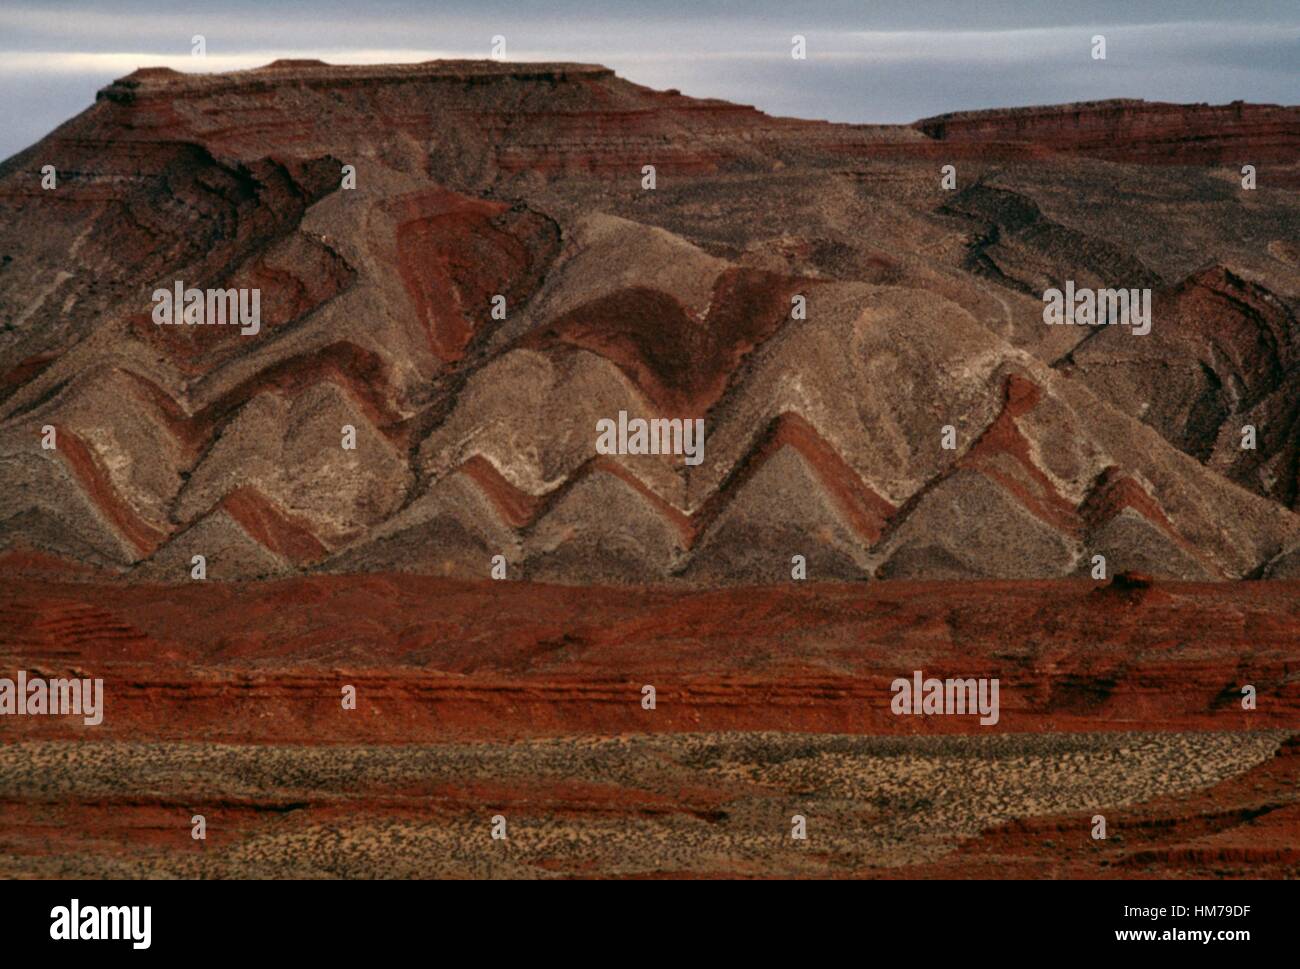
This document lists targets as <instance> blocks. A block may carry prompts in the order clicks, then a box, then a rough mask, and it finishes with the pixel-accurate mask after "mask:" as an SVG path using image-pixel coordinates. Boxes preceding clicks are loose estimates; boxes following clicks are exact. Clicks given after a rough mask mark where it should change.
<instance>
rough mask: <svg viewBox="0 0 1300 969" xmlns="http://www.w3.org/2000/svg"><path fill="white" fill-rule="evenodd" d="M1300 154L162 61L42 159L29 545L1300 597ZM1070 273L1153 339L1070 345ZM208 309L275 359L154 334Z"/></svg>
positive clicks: (13, 420)
mask: <svg viewBox="0 0 1300 969" xmlns="http://www.w3.org/2000/svg"><path fill="white" fill-rule="evenodd" d="M1298 132H1300V116H1298V113H1297V109H1295V108H1281V107H1273V106H1258V105H1239V104H1238V105H1230V106H1226V107H1222V108H1212V107H1208V106H1175V105H1160V104H1147V103H1144V102H1128V101H1125V102H1104V103H1101V104H1090V105H1070V106H1061V107H1057V108H1035V109H1020V110H1015V111H1005V112H985V113H977V114H974V115H960V116H947V117H945V118H941V119H931V120H929V121H924V122H918V123H917V124H916V125H914V126H870V125H832V124H826V123H815V122H803V121H798V120H794V119H781V118H771V117H768V116H766V115H764V114H762V113H761V112H758V111H756V110H754V109H752V108H748V107H745V106H741V105H732V104H727V103H723V102H717V101H702V100H697V99H693V98H690V97H687V96H684V95H681V94H679V93H677V92H656V91H651V90H648V89H646V88H643V87H639V86H637V85H635V84H631V83H629V82H627V81H624V80H622V79H620V78H618V77H616V76H615V75H613V74H612V72H610V71H608V70H607V69H604V68H600V67H593V66H586V65H573V64H515V65H509V64H501V63H491V62H432V63H428V64H420V65H403V66H388V67H355V68H343V67H331V66H327V65H324V64H321V63H319V62H297V61H295V62H277V63H276V64H272V65H270V66H268V67H266V68H263V69H260V70H255V71H245V72H239V73H235V74H228V75H211V76H195V75H180V74H177V73H175V72H172V71H168V70H164V69H146V70H141V71H137V72H136V73H135V74H133V75H131V76H129V77H127V78H123V79H121V80H119V81H117V82H115V83H113V84H112V85H110V86H109V87H108V88H106V89H105V90H104V91H102V92H101V93H100V97H99V100H98V101H97V103H96V104H95V105H94V106H93V107H91V108H90V109H88V110H87V111H86V112H84V113H83V114H82V115H80V116H78V117H77V118H74V119H73V120H71V121H69V122H68V123H67V124H65V125H63V126H62V127H60V128H59V129H58V130H56V131H55V132H53V133H52V134H51V135H50V136H49V137H48V138H46V139H44V140H43V141H42V142H40V143H38V144H37V145H35V146H33V147H32V148H30V149H28V150H27V151H25V152H22V153H20V154H19V155H17V156H15V157H14V158H12V159H10V160H8V161H7V162H5V163H4V164H3V166H0V213H3V217H0V267H2V268H0V317H2V318H3V321H4V328H3V331H2V332H0V485H2V486H3V487H0V522H3V527H2V528H0V546H3V548H4V549H8V550H10V551H11V552H14V553H15V555H14V556H12V557H11V558H10V559H9V560H8V561H9V562H10V563H15V562H21V561H25V558H24V556H27V555H29V554H30V553H33V552H36V553H42V554H51V555H54V556H56V557H60V558H62V559H65V560H68V561H73V562H79V563H84V564H88V565H91V566H94V567H96V568H99V569H105V570H110V571H113V572H118V573H122V574H126V575H130V576H135V577H141V578H151V579H162V580H171V581H186V580H188V577H189V574H190V569H191V562H192V560H193V556H195V555H203V556H205V558H206V560H207V568H208V576H209V577H210V578H212V579H234V578H249V577H259V576H269V575H282V574H288V573H294V572H300V571H325V572H344V573H351V572H358V571H383V572H391V571H408V572H418V573H433V574H439V575H450V576H456V577H462V578H481V577H485V576H486V575H487V574H488V573H489V569H490V567H491V561H492V559H493V557H494V556H503V557H504V559H505V560H506V562H507V567H508V574H509V577H510V578H527V579H543V580H552V581H561V582H573V583H587V582H620V583H646V582H651V583H654V582H667V581H680V582H686V583H691V584H706V585H707V584H719V583H721V584H730V583H744V582H775V581H782V580H784V579H787V578H789V576H790V574H791V568H792V559H793V557H794V556H796V555H798V556H803V557H804V559H805V560H806V562H807V569H808V576H809V578H810V579H863V578H882V579H883V578H980V577H984V578H1049V577H1064V576H1075V575H1087V574H1089V572H1090V570H1091V568H1092V563H1093V560H1094V557H1095V556H1097V555H1102V556H1104V557H1105V558H1106V560H1107V568H1108V575H1113V574H1116V573H1117V572H1118V571H1120V570H1122V569H1126V568H1139V569H1143V570H1146V571H1149V572H1154V573H1156V574H1158V575H1162V576H1169V577H1179V578H1189V579H1225V578H1243V577H1263V576H1269V577H1285V576H1288V575H1296V574H1300V573H1297V572H1296V569H1297V568H1300V566H1298V565H1297V564H1296V563H1297V562H1298V561H1300V551H1298V550H1300V517H1297V515H1296V514H1295V512H1294V509H1295V507H1296V505H1297V500H1298V498H1297V469H1298V465H1297V461H1298V460H1300V459H1298V457H1297V455H1300V438H1298V437H1297V430H1296V428H1297V421H1296V419H1295V418H1296V415H1295V414H1294V413H1293V411H1294V409H1295V407H1294V401H1295V399H1296V396H1297V395H1296V387H1297V383H1296V381H1297V379H1300V378H1298V377H1297V374H1300V370H1298V369H1297V361H1298V360H1300V355H1297V353H1296V351H1295V346H1296V339H1297V336H1296V306H1297V300H1300V263H1298V262H1297V258H1296V254H1297V251H1298V250H1297V244H1298V240H1300V203H1297V202H1296V200H1295V196H1294V192H1292V191H1290V190H1288V189H1286V188H1285V186H1286V185H1287V184H1289V183H1288V179H1292V178H1294V175H1295V172H1296V165H1297V162H1296V154H1295V150H1294V149H1295V145H1296V142H1297V137H1298ZM1239 163H1240V164H1246V163H1250V164H1254V165H1256V166H1257V168H1258V178H1259V187H1258V189H1256V190H1254V191H1246V190H1243V189H1242V188H1241V187H1240V176H1239V172H1238V170H1239V168H1240V164H1239ZM47 164H48V165H53V166H54V167H55V168H56V170H57V172H58V179H59V180H58V185H57V188H54V189H52V190H47V189H43V188H42V187H41V168H42V166H44V165H47ZM944 164H952V165H954V166H956V186H955V188H953V189H952V190H951V191H949V190H945V189H944V188H943V187H942V185H941V181H940V179H941V173H940V166H941V165H944ZM646 165H653V166H655V169H656V171H655V176H656V186H655V188H654V189H653V190H650V189H645V188H643V187H642V178H643V172H642V170H643V166H646ZM344 166H352V168H353V169H355V177H356V183H355V184H356V187H355V188H345V187H343V185H344V175H343V169H344ZM1067 279H1070V280H1074V281H1075V282H1076V283H1077V284H1078V285H1080V286H1084V285H1092V286H1097V287H1106V286H1127V287H1149V288H1151V289H1153V290H1154V291H1155V300H1154V303H1155V317H1156V318H1155V322H1154V324H1153V332H1152V334H1151V335H1150V336H1148V337H1141V338H1135V337H1133V336H1132V335H1131V334H1129V333H1128V332H1126V328H1119V327H1110V328H1103V329H1102V330H1101V331H1099V332H1098V331H1087V330H1084V329H1082V328H1078V327H1049V326H1045V325H1044V324H1043V322H1042V316H1041V312H1042V303H1041V299H1040V296H1041V293H1042V291H1043V290H1044V289H1045V288H1047V287H1049V286H1053V285H1055V286H1059V285H1062V284H1063V281H1064V280H1067ZM176 280H183V281H185V283H186V285H189V286H197V287H201V288H216V287H221V288H225V287H235V288H247V289H252V288H256V289H258V290H260V293H261V309H262V321H261V326H260V330H259V332H258V333H257V334H256V335H249V336H245V335H241V334H240V332H239V330H238V329H237V328H235V327H202V326H198V327H195V326H183V325H182V326H157V325H155V324H154V323H153V321H152V320H151V318H150V312H151V309H152V305H151V302H150V295H151V294H152V293H153V291H154V290H155V289H156V288H159V287H164V288H170V287H171V286H172V285H173V284H174V283H175V281H176ZM497 297H502V298H503V299H504V315H503V318H502V314H500V313H497V314H494V313H493V308H494V301H495V300H496V298H497ZM797 297H802V298H803V300H804V306H805V308H806V312H796V311H795V310H794V305H795V302H796V298H797ZM620 411H626V412H627V413H628V414H629V415H631V416H634V417H635V416H642V417H647V418H650V417H663V418H686V419H695V418H699V419H703V420H704V422H705V427H706V446H705V448H704V454H703V460H702V462H701V463H699V464H698V465H688V464H686V463H684V462H683V460H682V458H681V457H679V456H673V455H649V454H647V455H604V454H598V453H597V450H596V423H597V421H599V420H601V419H605V418H610V419H614V418H617V415H618V413H619V412H620ZM1249 422H1253V423H1254V424H1255V425H1256V426H1257V427H1258V432H1259V444H1258V448H1257V449H1256V450H1254V451H1242V450H1241V449H1240V448H1239V447H1238V446H1237V441H1238V437H1239V432H1240V428H1241V425H1243V424H1245V423H1249ZM47 427H49V428H53V429H54V431H55V434H56V436H57V447H55V448H53V449H45V448H43V447H42V444H41V442H42V438H43V436H44V435H45V429H46V428H47ZM345 428H351V429H352V430H353V432H354V435H355V442H356V447H355V449H351V450H350V449H345V448H344V447H343V446H342V443H341V442H342V440H343V437H344V434H345ZM945 443H947V444H949V445H951V447H946V446H945Z"/></svg>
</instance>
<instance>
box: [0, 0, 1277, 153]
mask: <svg viewBox="0 0 1300 969" xmlns="http://www.w3.org/2000/svg"><path fill="white" fill-rule="evenodd" d="M0 3H3V6H0V85H3V90H4V92H5V95H4V97H3V99H0V158H7V157H8V156H9V155H11V154H13V153H14V152H16V151H18V150H20V149H22V148H24V147H26V146H27V145H29V144H31V143H32V142H34V141H36V140H38V139H39V138H41V137H42V136H43V135H45V134H47V133H48V132H49V131H50V130H51V129H52V128H54V127H55V126H56V125H57V124H59V123H60V122H62V121H65V120H66V119H68V118H69V117H71V116H73V115H75V114H77V113H78V112H79V111H81V110H82V109H84V108H86V107H87V106H89V105H90V104H91V103H92V102H93V101H94V97H95V92H96V91H97V90H98V89H99V88H100V87H102V86H103V85H105V84H106V83H108V82H109V81H111V80H113V79H114V78H116V77H121V76H122V75H124V74H129V73H130V72H131V71H133V70H135V69H136V68H137V67H144V66H153V65H166V66H169V67H173V68H176V69H177V70H183V71H185V70H190V71H192V70H200V71H221V70H235V69H241V68H246V67H256V66H258V65H261V64H264V63H266V62H268V61H270V60H274V59H275V58H277V57H319V58H321V59H323V60H326V61H332V62H337V63H378V62H393V61H420V60H428V59H430V58H434V57H485V56H487V54H488V52H489V46H490V44H491V38H492V37H493V36H494V35H496V34H501V35H503V36H504V37H505V38H506V55H507V58H508V59H510V60H534V61H535V60H569V61H582V62H586V63H600V64H605V65H607V66H609V67H612V68H614V69H615V70H616V71H618V72H619V73H620V74H621V75H623V76H624V77H627V78H629V79H631V80H633V81H637V82H638V83H641V84H648V85H650V86H652V87H657V88H668V87H676V88H680V89H681V90H682V91H683V92H684V93H686V94H692V95H696V96H702V97H721V98H726V99H728V100H732V101H738V102H742V103H745V104H753V105H757V106H758V107H759V108H761V109H763V110H764V111H768V112H770V113H774V114H786V115H796V116H799V117H805V118H826V119H829V120H833V121H865V122H872V121H881V122H904V121H913V120H916V119H917V118H922V117H926V116H928V115H933V114H940V113H942V112H945V111H957V110H964V109H969V108H984V107H1001V106H1011V105H1024V104H1046V103H1052V102H1061V101H1083V100H1091V99H1094V98H1111V97H1141V98H1147V99H1149V100H1165V101H1209V102H1213V103H1222V102H1225V101H1232V100H1236V99H1242V100H1247V101H1263V102H1275V103H1287V104H1296V103H1300V80H1298V78H1300V67H1298V65H1300V2H1297V0H1231V2H1230V0H1180V2H1149V3H1141V2H1139V0H1115V2H1112V0H1102V2H1091V3H1089V2H1081V0H1039V2H1035V3H1026V2H1011V0H892V2H889V3H884V2H872V0H820V2H818V0H749V2H734V3H729V2H722V0H638V2H633V0H605V2H603V3H588V2H583V3H579V2H577V0H545V2H542V3H528V2H524V0H509V2H505V0H449V2H440V0H424V2H419V0H314V2H310V3H307V2H302V0H298V2H291V0H225V2H211V0H208V2H193V0H175V2H159V0H116V2H114V3H106V4H94V3H84V2H75V0H68V2H61V0H49V2H44V3H42V2H38V0H0ZM195 34H202V35H203V36H204V38H205V40H206V45H207V56H206V58H203V59H199V58H194V57H192V56H191V54H190V49H191V38H192V37H193V35H195ZM794 34H802V35H803V36H805V37H806V38H807V49H808V56H807V59H806V60H803V61H796V60H794V59H792V58H791V56H790V38H791V36H792V35H794ZM1094 34H1102V35H1104V36H1105V38H1106V55H1107V56H1106V60H1105V61H1095V60H1093V59H1092V57H1091V54H1090V50H1091V38H1092V36H1093V35H1094Z"/></svg>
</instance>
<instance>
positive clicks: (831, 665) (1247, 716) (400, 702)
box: [0, 575, 1300, 743]
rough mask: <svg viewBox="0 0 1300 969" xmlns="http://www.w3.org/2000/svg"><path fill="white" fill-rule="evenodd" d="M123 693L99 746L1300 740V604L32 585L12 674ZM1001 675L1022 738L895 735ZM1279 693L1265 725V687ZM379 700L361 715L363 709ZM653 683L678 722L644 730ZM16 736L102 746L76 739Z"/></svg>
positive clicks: (936, 722) (9, 601)
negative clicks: (1255, 734) (597, 738)
mask: <svg viewBox="0 0 1300 969" xmlns="http://www.w3.org/2000/svg"><path fill="white" fill-rule="evenodd" d="M16 669H29V670H30V669H40V670H43V671H45V672H46V673H47V674H48V675H51V676H53V675H59V674H60V672H61V671H68V670H74V669H75V670H82V671H84V672H83V674H82V675H94V676H102V677H104V679H105V689H106V693H107V697H108V699H107V711H108V712H107V715H106V719H105V723H104V725H103V726H102V727H97V728H93V729H94V731H95V734H94V736H96V737H98V738H104V739H107V738H118V739H125V738H130V739H135V740H139V739H147V738H159V739H173V740H178V739H205V740H230V741H253V742H263V741H266V742H271V741H284V742H289V741H296V742H311V743H328V742H342V741H352V742H362V743H384V742H394V743H397V742H415V741H436V740H447V739H470V738H479V739H492V738H507V737H523V736H538V735H552V734H597V735H609V734H617V733H621V732H644V731H699V730H773V729H774V730H783V731H809V732H836V733H840V732H842V733H930V732H942V733H952V732H980V731H984V730H989V731H997V732H1024V731H1030V732H1037V731H1094V730H1145V729H1176V730H1192V729H1216V730H1218V729H1225V730H1250V729H1262V728H1279V727H1280V728H1286V727H1295V726H1297V725H1300V677H1297V675H1296V674H1297V672H1298V671H1300V584H1297V583H1294V582H1290V583H1288V582H1270V583H1238V584H1232V585H1228V584H1211V583H1204V584H1200V583H1169V584H1165V583H1157V584H1155V585H1153V586H1150V587H1145V586H1141V585H1138V586H1137V587H1133V586H1132V585H1131V584H1129V585H1120V584H1119V583H1116V584H1113V585H1111V586H1099V585H1098V584H1096V583H1092V582H1089V581H1061V582H982V583H913V582H894V583H880V584H843V585H831V584H826V585H803V584H801V583H800V584H794V583H792V584H791V585H789V586H779V587H761V588H741V589H730V590H726V591H716V592H690V593H681V592H669V591H665V590H656V589H602V588H594V589H593V588H575V587H565V586H545V585H532V584H524V583H518V584H516V583H510V582H481V583H464V582H453V581H448V580H442V579H433V578H426V577H419V576H399V575H363V576H311V577H302V578H293V579H286V580H283V581H274V582H260V583H230V584H221V583H216V582H193V583H188V584H184V585H170V586H159V585H144V584H131V583H118V582H103V581H75V580H69V579H66V578H60V577H58V576H57V575H48V576H47V577H44V578H40V579H38V578H35V577H31V576H22V575H16V576H14V577H13V578H12V579H11V580H10V581H7V582H6V583H5V584H4V587H3V589H2V590H0V670H16ZM915 669H921V670H924V671H925V674H926V675H927V676H931V675H932V676H939V677H946V676H958V675H960V676H996V677H999V678H1000V679H1001V707H1002V715H1001V720H1000V722H999V723H998V724H997V725H996V726H990V727H981V726H979V725H978V724H977V722H976V719H975V718H970V717H960V716H956V717H939V718H924V717H895V716H893V715H892V714H891V713H890V710H889V699H890V695H891V694H890V692H889V686H890V683H891V682H892V681H893V680H894V679H895V678H896V677H899V676H904V677H906V676H910V674H911V671H912V670H915ZM1247 683H1249V684H1252V685H1254V686H1255V687H1256V689H1257V690H1258V692H1259V704H1258V709H1257V710H1255V711H1244V710H1242V709H1241V706H1240V702H1239V701H1240V696H1241V694H1240V688H1241V686H1242V685H1244V684H1247ZM345 684H352V685H355V686H356V687H357V688H358V696H359V698H360V702H359V704H358V711H357V713H356V715H353V714H351V713H350V712H345V711H343V710H342V709H341V705H340V702H339V697H340V689H341V687H342V686H343V685H345ZM644 684H653V685H654V686H655V687H656V689H657V691H658V708H657V709H656V710H654V711H647V710H644V709H642V708H641V706H640V697H641V694H640V690H641V687H642V685H644ZM6 719H7V720H8V722H7V723H6V724H5V730H6V733H8V734H9V735H11V736H14V735H19V734H21V735H24V736H32V737H57V736H82V735H84V734H85V733H86V731H87V730H89V729H92V728H86V727H83V726H82V725H81V724H80V722H79V721H77V722H73V720H72V719H70V718H68V719H65V718H49V717H33V718H21V719H20V718H13V719H9V718H6Z"/></svg>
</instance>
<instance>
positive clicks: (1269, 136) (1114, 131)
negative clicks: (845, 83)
mask: <svg viewBox="0 0 1300 969" xmlns="http://www.w3.org/2000/svg"><path fill="white" fill-rule="evenodd" d="M915 127H916V128H917V129H918V130H919V131H922V132H924V133H925V134H926V135H927V136H928V137H930V138H935V139H938V140H940V141H944V142H946V143H951V144H964V143H968V142H979V143H982V144H989V143H998V142H1003V143H1006V142H1028V143H1031V144H1034V145H1040V146H1042V147H1045V148H1047V149H1049V150H1051V151H1054V152H1060V153H1063V154H1077V155H1087V156H1089V157H1092V158H1105V159H1108V160H1110V161H1121V162H1128V163H1135V164H1143V165H1233V164H1236V165H1237V166H1240V165H1244V164H1255V165H1259V164H1260V163H1280V164H1284V165H1293V164H1294V163H1295V160H1296V157H1297V155H1298V154H1300V107H1281V106H1279V105H1273V104H1245V103H1243V102H1241V101H1234V102H1232V103H1231V104H1223V105H1210V104H1165V103H1161V102H1149V101H1137V100H1113V101H1092V102H1084V103H1080V104H1067V105H1052V106H1046V107H1034V108H1009V109H997V110H991V111H964V112H958V113H954V114H943V115H939V116H938V117H934V118H926V119H925V120H923V121H918V122H916V124H915Z"/></svg>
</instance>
